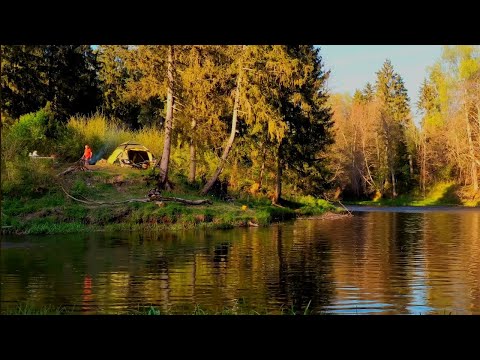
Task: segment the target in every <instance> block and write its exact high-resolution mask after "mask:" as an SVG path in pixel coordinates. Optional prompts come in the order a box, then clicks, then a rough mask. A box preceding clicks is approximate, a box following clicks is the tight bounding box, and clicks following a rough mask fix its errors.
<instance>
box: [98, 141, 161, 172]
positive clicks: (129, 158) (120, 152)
mask: <svg viewBox="0 0 480 360" xmlns="http://www.w3.org/2000/svg"><path fill="white" fill-rule="evenodd" d="M107 162H108V163H109V164H119V165H121V166H134V167H141V166H142V165H144V167H145V165H146V166H148V165H149V164H151V163H152V164H153V163H154V162H155V157H154V156H153V154H152V153H151V152H150V150H148V149H147V148H146V147H145V146H143V145H142V144H140V143H137V142H134V141H127V142H124V143H122V144H120V145H118V146H117V148H116V149H115V150H113V152H112V155H110V156H109V157H108V159H107Z"/></svg>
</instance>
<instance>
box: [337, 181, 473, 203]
mask: <svg viewBox="0 0 480 360" xmlns="http://www.w3.org/2000/svg"><path fill="white" fill-rule="evenodd" d="M343 204H345V205H361V206H380V207H381V206H414V207H424V206H452V207H453V206H455V207H459V206H460V207H477V206H480V196H479V195H477V196H475V195H472V194H471V192H470V189H469V188H467V187H460V186H458V185H455V184H454V183H439V184H437V185H435V186H434V187H433V188H432V189H430V191H429V192H428V193H427V194H426V195H425V197H424V196H422V195H419V194H405V195H400V196H398V197H397V198H395V199H385V198H380V199H376V200H362V201H344V202H343Z"/></svg>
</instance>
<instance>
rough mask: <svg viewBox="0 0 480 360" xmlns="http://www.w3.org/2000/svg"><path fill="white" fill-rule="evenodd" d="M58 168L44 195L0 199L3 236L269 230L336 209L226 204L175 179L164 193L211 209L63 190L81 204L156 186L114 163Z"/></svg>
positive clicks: (247, 201) (144, 174)
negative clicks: (271, 226)
mask: <svg viewBox="0 0 480 360" xmlns="http://www.w3.org/2000/svg"><path fill="white" fill-rule="evenodd" d="M67 166H68V165H67V164H65V165H64V166H63V167H62V166H61V167H60V169H50V173H48V174H47V173H45V174H44V178H48V179H49V180H48V181H45V182H43V184H49V187H47V188H45V189H44V191H43V193H42V194H36V195H35V196H33V194H30V193H28V192H27V193H25V194H22V195H21V196H17V194H16V193H15V192H5V193H4V197H3V199H2V200H3V201H2V209H1V211H2V224H1V225H2V227H4V228H3V229H2V232H4V233H7V232H8V233H15V234H58V233H72V232H84V231H99V230H106V231H118V230H121V231H124V230H127V231H134V230H146V231H163V230H182V229H192V228H212V229H230V228H233V227H239V226H250V225H252V224H257V225H259V226H267V225H269V224H271V223H273V222H279V221H287V220H292V219H295V218H297V217H298V216H304V215H312V214H321V213H324V212H326V211H336V208H335V207H334V206H333V205H331V204H330V203H328V202H326V201H325V200H321V199H315V198H313V197H311V196H310V197H300V198H296V199H292V200H284V201H282V204H283V206H272V205H271V202H270V201H269V200H268V199H266V198H262V197H258V198H255V197H253V196H251V195H245V194H243V195H242V194H237V196H236V198H237V200H235V201H234V202H225V201H223V200H220V199H217V198H215V197H213V196H211V195H208V196H206V197H201V196H199V195H198V189H196V188H195V187H193V188H192V186H191V185H188V184H187V182H186V181H185V179H184V178H183V177H182V176H180V175H178V174H173V175H172V181H173V182H174V184H175V189H174V190H173V191H170V192H163V193H162V195H164V196H170V197H181V198H185V199H192V200H193V199H202V198H209V199H211V200H212V202H213V204H212V205H199V206H188V205H184V204H179V203H174V202H167V201H166V202H164V203H163V204H161V206H159V205H158V204H156V203H153V202H147V203H140V202H133V203H121V204H115V205H112V204H110V205H109V204H104V205H100V204H95V205H92V204H84V203H81V202H77V201H74V200H72V199H71V198H68V197H67V196H66V195H65V194H64V192H63V190H62V188H61V186H63V187H64V188H65V189H66V190H67V191H68V192H69V193H70V194H71V195H72V196H74V197H76V198H78V199H80V200H86V201H88V200H94V201H97V202H121V201H125V200H128V199H137V198H138V199H144V198H145V195H146V193H147V192H148V190H149V189H151V188H153V187H154V185H153V184H151V183H150V184H149V183H148V181H149V175H150V172H149V171H139V170H136V169H129V168H121V167H117V166H110V165H99V166H95V167H92V170H93V171H91V172H76V173H72V174H68V175H66V176H64V177H61V178H60V179H61V182H60V180H59V178H58V177H57V176H56V174H57V173H59V172H61V171H62V170H63V169H64V168H66V167H67ZM44 186H46V185H44Z"/></svg>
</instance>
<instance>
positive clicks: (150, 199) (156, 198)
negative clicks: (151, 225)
mask: <svg viewBox="0 0 480 360" xmlns="http://www.w3.org/2000/svg"><path fill="white" fill-rule="evenodd" d="M60 187H61V188H62V190H63V192H64V193H65V195H67V196H68V197H69V198H70V199H72V200H75V201H78V202H81V203H84V204H87V205H118V204H125V203H131V202H142V203H146V202H158V201H175V202H179V203H182V204H187V205H203V204H209V205H211V204H213V203H212V201H210V200H209V199H199V200H188V199H182V198H177V197H165V196H158V195H154V196H150V197H148V198H145V199H128V200H122V201H95V200H89V199H86V200H81V199H78V198H76V197H74V196H72V195H70V194H69V193H68V192H67V190H65V188H64V187H63V186H61V185H60Z"/></svg>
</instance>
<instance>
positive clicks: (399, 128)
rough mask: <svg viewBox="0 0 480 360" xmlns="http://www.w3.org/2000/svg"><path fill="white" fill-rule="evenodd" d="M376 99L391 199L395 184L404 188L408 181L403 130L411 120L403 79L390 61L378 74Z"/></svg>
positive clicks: (396, 192) (395, 189)
mask: <svg viewBox="0 0 480 360" xmlns="http://www.w3.org/2000/svg"><path fill="white" fill-rule="evenodd" d="M375 87H376V96H377V98H378V100H379V101H380V103H381V110H380V116H381V126H382V128H381V133H382V137H383V142H384V144H383V145H384V148H385V162H384V165H383V168H384V170H383V176H384V183H385V181H387V176H386V175H387V172H388V177H390V179H391V186H392V192H391V195H392V197H396V196H397V195H398V190H399V188H398V186H397V181H399V180H400V181H402V180H403V182H404V184H405V185H406V184H407V183H408V180H409V174H408V153H407V139H406V135H405V130H406V128H407V126H408V124H409V122H410V121H411V119H410V117H409V113H410V109H409V105H408V102H409V98H408V95H407V90H406V88H405V85H404V83H403V79H402V78H401V76H400V75H399V74H397V73H395V71H394V69H393V66H392V64H391V62H390V61H389V60H386V61H385V62H384V64H383V66H382V68H381V69H380V70H379V71H378V72H377V80H376V86H375Z"/></svg>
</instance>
